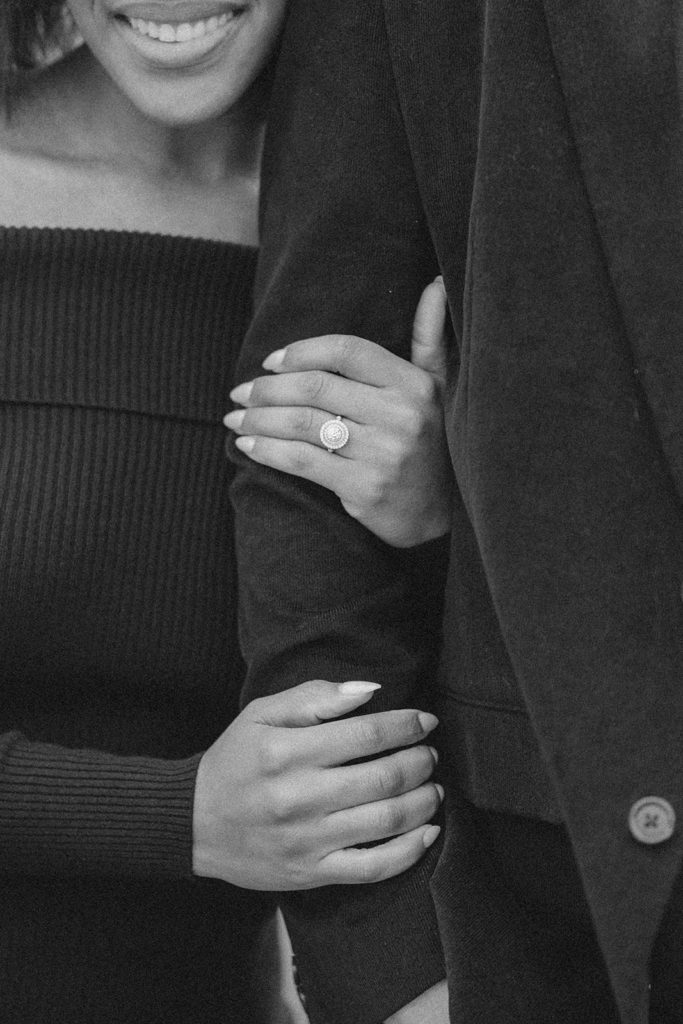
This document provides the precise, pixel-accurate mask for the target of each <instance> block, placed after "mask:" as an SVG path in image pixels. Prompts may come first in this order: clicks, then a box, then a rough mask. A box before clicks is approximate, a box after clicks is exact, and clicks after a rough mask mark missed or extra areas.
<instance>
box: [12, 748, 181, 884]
mask: <svg viewBox="0 0 683 1024" xmlns="http://www.w3.org/2000/svg"><path fill="white" fill-rule="evenodd" d="M200 756H201V755H199V754H197V755H196V756H194V757H190V758H187V759H185V760H180V761H164V760H160V759H156V758H146V757H115V756H110V755H107V754H103V753H100V752H98V751H92V750H68V749H65V748H62V747H57V746H53V745H51V744H47V743H32V742H29V741H28V740H26V739H25V738H24V737H23V736H22V735H20V734H13V735H11V736H9V737H8V736H5V737H4V738H3V742H2V744H0V870H4V871H9V872H11V873H22V874H38V873H39V874H43V875H45V874H47V875H60V876H64V875H109V876H127V877H155V878H159V877H190V876H191V874H192V807H193V798H194V786H195V778H196V774H197V768H198V765H199V760H200Z"/></svg>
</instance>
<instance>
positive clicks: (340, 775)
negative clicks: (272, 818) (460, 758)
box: [312, 744, 437, 824]
mask: <svg viewBox="0 0 683 1024" xmlns="http://www.w3.org/2000/svg"><path fill="white" fill-rule="evenodd" d="M436 764H437V754H436V751H435V750H434V749H433V748H432V747H428V746H425V745H424V744H421V745H419V746H414V747H408V748H406V749H405V750H398V751H396V753H394V754H389V755H388V756H386V757H380V758H377V759H376V760H373V761H365V762H363V763H362V764H354V765H347V766H343V767H339V768H328V769H325V770H324V771H323V772H322V773H321V774H320V776H319V781H318V783H317V785H316V792H315V794H312V796H314V799H315V801H316V803H317V804H319V805H320V806H322V807H324V808H325V809H326V810H327V811H328V812H333V811H343V810H346V809H348V808H350V807H357V806H359V805H360V804H371V803H374V802H377V801H382V800H390V799H391V798H393V797H396V796H401V795H402V794H403V793H409V792H411V791H412V790H415V789H418V787H420V786H422V785H424V783H426V782H427V781H428V780H429V779H430V778H431V775H432V773H433V771H434V768H435V767H436ZM416 824H417V823H416Z"/></svg>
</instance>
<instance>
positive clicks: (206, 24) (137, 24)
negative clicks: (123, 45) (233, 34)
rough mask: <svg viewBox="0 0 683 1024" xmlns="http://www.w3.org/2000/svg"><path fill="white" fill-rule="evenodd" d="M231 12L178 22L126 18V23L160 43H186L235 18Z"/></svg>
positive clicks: (217, 28) (211, 32)
mask: <svg viewBox="0 0 683 1024" xmlns="http://www.w3.org/2000/svg"><path fill="white" fill-rule="evenodd" d="M235 17H236V15H235V14H234V13H232V12H230V13H229V14H228V13H223V14H221V15H219V16H218V17H216V15H214V16H213V17H211V18H207V19H206V20H201V19H200V20H198V21H183V22H181V23H180V24H174V23H173V22H161V23H159V22H156V21H147V20H145V19H144V18H128V19H127V21H128V24H129V25H130V26H131V28H133V29H135V31H136V32H139V33H140V35H142V36H149V37H150V38H151V39H158V40H160V42H162V43H187V42H189V40H190V39H201V37H202V36H207V35H212V34H213V33H215V32H217V31H218V30H219V29H221V28H223V26H224V25H227V24H228V21H231V20H232V19H233V18H235Z"/></svg>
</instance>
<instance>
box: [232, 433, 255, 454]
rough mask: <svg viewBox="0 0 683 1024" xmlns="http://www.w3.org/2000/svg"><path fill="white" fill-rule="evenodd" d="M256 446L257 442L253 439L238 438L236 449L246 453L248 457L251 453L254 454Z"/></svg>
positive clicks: (236, 439)
mask: <svg viewBox="0 0 683 1024" xmlns="http://www.w3.org/2000/svg"><path fill="white" fill-rule="evenodd" d="M255 444H256V441H255V439H254V438H253V437H236V438H235V448H239V450H240V451H241V452H244V453H245V454H246V455H248V454H249V452H252V451H253V450H254V445H255Z"/></svg>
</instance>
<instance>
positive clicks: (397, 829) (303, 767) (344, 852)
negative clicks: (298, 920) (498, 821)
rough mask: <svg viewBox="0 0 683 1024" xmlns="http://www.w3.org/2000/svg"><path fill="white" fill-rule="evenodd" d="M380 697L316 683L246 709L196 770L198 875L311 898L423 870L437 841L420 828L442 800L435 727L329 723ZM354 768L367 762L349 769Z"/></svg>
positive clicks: (366, 688)
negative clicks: (419, 866)
mask: <svg viewBox="0 0 683 1024" xmlns="http://www.w3.org/2000/svg"><path fill="white" fill-rule="evenodd" d="M376 689H377V687H376V685H375V684H372V683H359V682H347V683H342V684H337V683H331V682H326V681H324V680H314V681H311V682H307V683H303V684H302V685H301V686H297V687H294V688H293V689H291V690H286V691H284V692H283V693H279V694H276V695H274V696H272V697H262V698H259V699H258V700H255V701H252V703H251V704H249V705H248V706H247V707H246V708H245V709H244V711H243V712H242V713H241V714H240V715H239V716H238V717H237V718H236V719H235V721H234V722H233V723H232V724H231V725H230V726H229V727H228V728H227V729H226V730H225V732H224V733H223V734H222V735H221V736H220V737H219V738H218V740H216V742H215V743H214V744H213V746H211V747H210V748H209V750H207V752H206V753H205V754H204V756H203V758H202V760H201V761H200V765H199V771H198V773H197V783H196V789H195V803H194V821H193V832H194V843H193V869H194V872H195V874H197V875H204V876H208V877H212V878H221V879H223V880H224V881H227V882H232V883H233V884H234V885H239V886H242V887H244V888H247V889H261V890H292V889H312V888H316V887H318V886H321V885H334V884H349V883H361V882H363V883H366V882H378V881H381V880H382V879H385V878H390V877H391V876H393V875H397V874H399V873H400V872H402V871H405V870H406V869H407V868H409V867H410V866H411V865H412V864H414V863H415V862H416V861H417V860H419V858H420V857H421V856H422V854H423V853H424V852H425V849H426V848H427V847H428V846H430V845H431V844H432V843H433V842H434V840H435V839H436V837H437V835H438V832H439V829H438V827H436V826H433V825H429V824H427V823H428V822H429V820H430V818H432V817H433V815H434V814H435V813H436V811H437V810H438V808H439V805H440V803H441V799H442V797H443V790H442V789H441V787H440V786H437V785H436V784H435V783H433V782H430V781H429V779H430V777H431V775H432V772H433V770H434V766H435V764H436V754H435V752H434V750H433V749H432V748H431V747H429V746H427V745H426V743H425V740H426V738H427V736H428V735H429V733H430V732H431V731H432V729H434V728H435V726H436V725H437V720H436V718H435V717H434V716H433V715H430V714H428V713H426V712H421V711H414V710H405V711H385V712H382V713H379V714H374V715H373V714H369V715H362V716H358V717H353V718H348V719H344V720H342V721H332V719H335V718H338V717H339V716H342V715H346V714H348V713H349V712H350V711H353V710H355V709H356V708H357V707H359V706H360V705H361V704H365V703H366V702H367V701H368V700H369V699H370V697H371V696H372V694H373V692H374V691H375V690H376ZM397 748H402V749H397ZM384 751H392V753H387V754H385V755H384V756H382V757H377V756H376V755H378V754H381V753H383V752H384ZM359 758H375V759H374V760H370V761H367V760H365V761H363V762H362V763H356V764H349V762H350V761H355V760H357V759H359ZM377 840H387V841H386V842H384V843H382V844H381V845H378V846H372V847H369V848H356V846H357V844H359V843H372V842H375V841H377Z"/></svg>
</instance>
